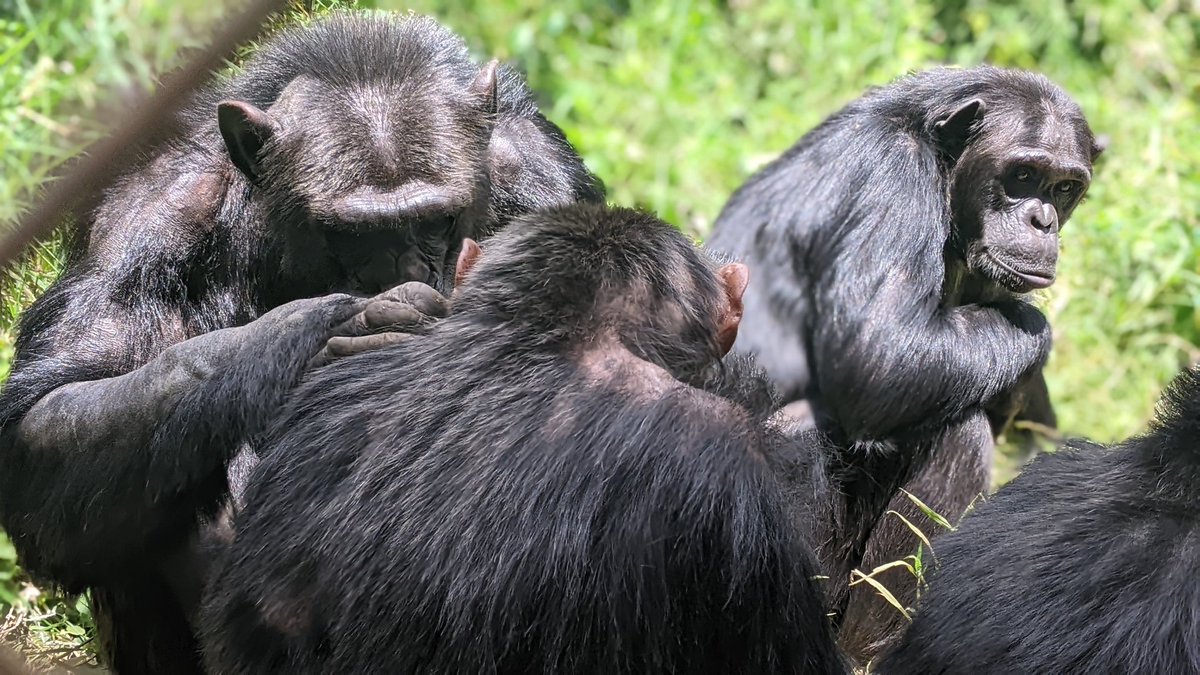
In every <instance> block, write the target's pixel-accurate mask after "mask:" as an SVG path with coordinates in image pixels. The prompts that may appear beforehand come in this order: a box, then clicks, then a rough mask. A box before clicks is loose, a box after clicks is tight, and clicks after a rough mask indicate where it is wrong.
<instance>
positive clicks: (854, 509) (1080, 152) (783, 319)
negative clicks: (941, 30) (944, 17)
mask: <svg viewBox="0 0 1200 675" xmlns="http://www.w3.org/2000/svg"><path fill="white" fill-rule="evenodd" d="M1097 153H1098V149H1097V145H1096V143H1095V140H1094V138H1093V136H1092V133H1091V131H1090V129H1089V128H1088V125H1087V122H1086V120H1085V119H1084V116H1083V114H1082V113H1081V112H1080V110H1079V108H1078V106H1076V105H1075V103H1074V102H1072V101H1071V99H1070V98H1069V97H1068V96H1067V95H1066V94H1065V93H1064V92H1063V91H1062V90H1061V89H1059V88H1058V87H1056V86H1055V85H1054V84H1052V83H1051V82H1050V81H1048V80H1046V79H1045V78H1043V77H1040V76H1037V75H1033V74H1029V73H1023V72H1017V71H1008V70H1001V69H997V68H992V67H980V68H974V69H968V70H955V69H935V70H930V71H927V72H922V73H919V74H915V75H912V76H909V77H906V78H904V79H901V80H898V81H897V82H895V83H893V84H891V85H889V86H887V87H883V88H880V89H876V90H873V91H870V92H868V93H867V94H866V95H864V96H863V97H862V98H860V99H858V100H856V101H854V102H853V103H851V104H849V105H848V106H846V107H845V108H843V109H842V110H841V111H840V112H838V113H836V114H835V115H833V116H832V117H830V118H829V119H827V120H826V121H825V122H823V123H822V124H821V125H820V126H818V127H817V128H816V129H814V130H813V131H811V132H810V133H808V134H807V135H805V136H804V137H803V138H802V139H801V140H800V141H799V142H798V143H797V144H796V145H795V146H794V147H792V148H791V149H790V150H789V151H788V152H787V153H785V154H784V155H783V156H782V157H781V158H779V159H778V160H776V161H775V162H774V163H772V164H771V165H769V166H768V167H766V168H765V169H763V170H762V171H761V172H759V173H758V174H757V175H755V176H754V177H752V178H751V179H750V180H749V181H748V182H747V183H746V184H745V185H744V186H743V187H742V188H740V189H739V190H738V192H737V193H736V194H735V195H734V196H733V197H732V199H731V200H730V202H729V204H728V205H726V207H725V209H724V211H723V212H722V214H721V216H720V218H719V219H718V220H717V223H716V226H715V230H714V233H713V236H712V238H711V240H710V242H709V246H710V247H712V248H714V249H716V250H719V251H725V252H729V253H732V254H734V255H736V256H738V257H740V258H742V259H744V260H745V261H747V262H748V263H749V264H750V265H751V267H752V268H753V269H758V270H761V271H762V274H761V276H762V279H763V283H762V284H760V285H758V286H757V287H751V288H750V290H749V292H748V293H747V297H746V322H745V330H744V331H743V338H742V340H741V341H739V343H738V349H739V350H740V351H745V352H749V353H753V354H754V355H756V356H757V358H758V360H759V363H760V364H761V365H762V366H763V367H764V368H765V369H766V370H767V372H768V373H769V374H770V376H771V378H772V379H773V380H774V381H775V382H776V383H777V384H778V385H779V386H780V388H781V389H782V390H783V393H784V394H785V397H786V398H788V399H790V400H794V401H796V400H800V399H802V400H803V403H797V404H791V405H789V409H792V410H796V409H803V407H802V406H804V404H805V403H806V404H807V407H808V408H809V409H810V410H811V412H812V415H813V417H814V418H815V423H816V425H817V427H818V428H820V429H821V430H822V431H824V432H826V433H827V434H829V435H830V437H831V438H832V439H833V440H834V441H835V442H836V443H837V444H838V445H839V446H840V447H841V449H842V450H841V452H840V457H838V458H837V459H835V462H834V467H833V471H834V481H835V484H836V485H837V489H835V490H834V493H838V492H840V493H843V494H845V495H846V496H847V501H846V503H845V504H844V505H841V506H840V507H838V508H839V509H840V510H841V513H840V514H839V516H838V517H837V518H836V519H835V521H834V522H833V523H831V524H830V525H829V534H828V536H827V537H823V538H822V539H821V540H820V541H817V542H814V543H815V544H817V545H818V547H819V554H820V555H821V556H822V558H823V561H824V562H826V563H827V566H828V570H829V573H830V575H831V576H832V579H831V597H832V599H833V605H834V609H835V611H841V610H844V609H845V608H846V603H847V601H848V597H849V591H848V588H847V581H848V577H849V573H850V571H851V569H852V568H854V567H855V566H856V565H859V564H860V563H863V564H864V566H865V567H866V568H867V569H868V570H869V569H871V568H872V567H873V566H874V565H877V564H880V563H884V562H888V561H892V560H897V559H900V558H902V557H904V556H906V555H909V554H911V553H913V552H914V551H915V549H916V545H917V539H916V537H915V536H914V535H913V534H912V533H911V532H910V531H909V530H908V529H907V528H906V527H905V526H904V525H903V523H902V522H901V521H900V520H899V519H894V520H893V519H892V518H887V519H884V520H883V521H880V516H881V515H883V514H884V512H885V510H887V508H888V502H889V500H890V499H892V498H893V496H895V495H896V492H897V489H898V488H899V487H900V486H902V485H904V483H905V482H906V481H908V480H909V478H910V477H912V476H913V473H914V472H916V471H918V470H919V469H920V468H921V467H922V463H923V462H924V461H925V459H926V458H928V457H929V455H930V454H932V457H931V458H930V464H929V465H928V466H927V467H926V470H925V472H924V473H923V474H922V473H919V472H918V474H917V476H916V477H915V478H914V480H913V482H912V483H911V484H909V485H908V486H907V489H908V490H909V491H910V492H913V493H915V494H916V495H917V496H918V497H920V498H921V499H923V500H924V501H925V502H926V503H928V504H929V505H930V506H931V507H933V508H934V509H935V510H937V511H939V512H941V513H942V514H944V515H946V516H947V517H950V518H955V519H956V518H957V517H958V516H959V515H960V514H961V513H962V511H963V510H964V509H965V508H966V506H967V505H968V504H969V503H970V501H971V500H972V499H973V498H974V497H975V496H976V495H977V494H978V493H980V492H981V491H983V490H985V489H986V488H987V485H988V476H989V470H990V458H991V451H992V444H993V437H992V432H991V429H990V428H989V424H988V415H987V414H986V412H987V411H988V408H989V407H991V408H992V412H993V413H1001V414H1007V412H1008V410H1007V406H1011V405H1012V399H1013V398H1014V397H1019V395H1020V389H1021V387H1022V385H1023V383H1025V382H1028V383H1029V384H1028V386H1029V387H1030V388H1031V389H1032V390H1034V391H1036V390H1037V389H1038V388H1039V387H1043V386H1044V384H1043V383H1042V382H1041V373H1040V369H1041V366H1042V365H1043V363H1044V361H1045V359H1046V356H1047V354H1048V352H1049V349H1050V329H1049V326H1048V325H1047V322H1046V320H1045V318H1044V317H1043V316H1042V314H1041V313H1040V312H1038V311H1037V310H1036V309H1035V308H1034V307H1033V306H1032V305H1030V304H1029V303H1028V302H1027V301H1026V300H1025V298H1024V297H1023V296H1024V294H1026V293H1028V292H1029V291H1032V290H1035V289H1040V288H1045V287H1047V286H1049V285H1050V284H1051V283H1052V282H1053V281H1054V278H1055V265H1056V261H1057V256H1058V233H1059V228H1060V227H1061V226H1062V224H1063V223H1064V222H1065V221H1066V220H1067V218H1068V217H1070V215H1071V212H1072V211H1073V210H1074V209H1075V207H1076V205H1077V204H1078V203H1079V200H1080V199H1081V198H1082V197H1083V195H1084V193H1085V192H1086V190H1087V187H1088V184H1089V181H1090V179H1091V169H1092V162H1093V160H1094V159H1095V157H1096V155H1097ZM1001 407H1004V408H1006V409H1004V410H999V408H1001ZM1041 412H1043V414H1046V413H1049V410H1045V411H1041ZM1049 414H1052V413H1049ZM1052 419H1053V418H1052V417H1050V418H1049V421H1051V423H1052ZM890 508H891V509H894V510H896V511H900V512H902V513H905V514H906V515H907V516H908V517H909V519H910V520H911V521H913V522H916V523H919V524H929V526H930V527H932V524H931V523H930V521H928V520H925V519H924V518H923V517H922V516H920V512H919V511H918V510H917V509H916V508H915V506H914V505H913V504H911V503H910V502H909V500H908V499H907V498H905V497H903V496H897V497H896V500H895V501H893V502H892V503H891V506H890ZM868 539H869V540H870V543H869V544H868ZM880 580H881V581H883V582H884V584H885V585H887V586H889V587H890V588H891V590H893V591H894V592H896V593H897V594H899V595H901V597H904V598H910V597H911V595H912V591H913V588H912V579H911V576H909V577H908V581H907V586H908V587H907V588H905V587H904V586H905V573H904V572H902V571H900V570H896V571H895V573H894V574H890V575H888V574H885V575H883V577H882V578H881V579H880ZM855 594H856V595H861V596H862V597H860V598H855V599H854V602H853V604H852V606H851V608H850V611H849V612H848V613H847V614H846V616H845V618H844V621H843V631H842V632H843V635H842V637H843V641H844V644H845V645H846V646H847V647H849V651H850V653H851V654H852V655H856V656H860V657H865V656H869V655H870V654H871V653H873V652H874V651H875V650H877V649H878V648H879V645H880V643H881V642H883V641H886V640H887V639H888V638H889V636H890V635H892V634H894V633H895V632H896V631H897V630H898V629H899V628H900V627H901V626H902V619H901V617H900V615H899V613H897V612H895V610H894V609H893V608H891V607H890V606H888V605H886V604H885V603H884V602H883V600H882V599H878V598H875V597H874V593H873V592H872V591H870V590H869V589H866V588H865V587H864V590H862V591H861V592H860V591H856V592H855Z"/></svg>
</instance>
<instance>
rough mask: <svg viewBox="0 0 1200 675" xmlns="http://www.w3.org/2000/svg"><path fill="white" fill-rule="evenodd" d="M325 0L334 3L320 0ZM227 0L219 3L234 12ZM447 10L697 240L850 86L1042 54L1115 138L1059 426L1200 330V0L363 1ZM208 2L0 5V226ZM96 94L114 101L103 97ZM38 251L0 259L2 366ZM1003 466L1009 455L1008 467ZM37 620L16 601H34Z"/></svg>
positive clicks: (1074, 276) (634, 188)
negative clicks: (17, 259) (0, 268)
mask: <svg viewBox="0 0 1200 675" xmlns="http://www.w3.org/2000/svg"><path fill="white" fill-rule="evenodd" d="M316 4H317V5H318V6H320V7H324V6H326V5H328V4H345V3H338V2H337V0H327V1H326V2H318V3H316ZM237 5H238V3H230V4H229V6H228V7H230V8H232V7H235V6H237ZM359 5H360V6H362V7H368V6H369V7H380V8H386V9H404V8H411V9H414V10H416V11H419V12H427V13H432V14H434V15H436V16H439V17H440V18H441V19H443V20H444V21H445V22H446V23H447V24H449V25H450V26H451V27H453V28H454V29H455V30H457V31H458V32H459V33H461V34H462V35H464V36H465V37H466V38H467V39H468V40H469V41H470V43H471V44H472V46H473V47H474V48H475V49H476V50H477V51H478V52H479V54H480V55H481V56H482V55H494V56H497V57H500V58H503V59H506V60H508V61H510V62H513V63H515V64H517V65H518V66H520V67H521V68H522V69H523V70H524V71H525V72H526V73H528V75H529V78H530V81H531V83H532V85H533V87H534V88H535V89H536V90H537V91H538V92H539V94H540V95H541V97H542V100H543V102H544V105H545V109H546V111H547V113H548V115H549V116H550V117H551V118H553V119H554V120H555V121H557V122H558V123H560V124H561V125H562V126H563V127H564V129H565V130H566V131H567V134H568V136H569V137H570V138H571V140H572V141H573V142H574V143H576V145H577V146H578V147H579V148H580V150H581V151H582V152H583V154H584V156H585V157H586V159H587V160H588V163H589V165H590V166H591V167H592V168H593V169H594V170H595V171H596V172H597V173H599V174H600V175H601V176H602V177H603V178H604V179H605V181H606V182H607V184H608V186H609V188H610V192H611V198H612V201H614V202H617V203H622V204H639V205H643V206H646V207H649V208H652V209H655V210H657V211H658V212H660V213H661V214H662V215H663V216H664V217H666V218H667V219H669V220H671V221H672V222H675V223H677V224H678V225H679V226H681V227H683V228H685V229H687V230H689V231H692V232H694V233H695V234H696V235H697V236H703V235H704V234H705V233H706V232H707V230H708V228H709V226H710V224H711V223H712V221H713V219H714V218H715V216H716V214H717V213H718V211H719V209H720V207H721V204H722V203H723V201H724V200H725V199H726V197H727V196H728V195H729V193H730V192H731V191H732V190H733V189H734V188H735V187H737V185H739V184H740V183H741V182H742V181H743V180H744V179H745V178H746V176H748V175H749V174H750V173H751V172H752V171H753V170H754V169H756V168H757V167H759V166H761V165H762V164H763V163H764V162H765V161H767V160H769V159H770V158H772V157H774V156H775V155H777V154H778V153H780V152H781V151H782V150H784V149H785V148H786V147H788V146H789V145H790V144H791V143H792V142H793V141H794V140H795V139H796V138H798V137H799V136H800V134H802V133H803V132H804V131H805V130H807V129H809V128H811V127H812V126H813V125H815V124H816V123H817V122H818V121H820V119H822V118H823V117H824V116H826V115H828V114H829V113H831V112H833V111H834V110H836V109H837V108H838V107H840V106H841V105H842V104H844V103H845V102H847V101H849V100H850V99H851V98H853V97H854V96H855V95H856V94H857V93H858V92H860V91H861V89H862V88H864V87H866V86H868V85H872V84H880V83H884V82H886V81H888V80H890V79H892V78H894V77H896V76H898V75H901V74H903V73H905V72H907V71H910V70H914V69H919V68H923V67H926V66H929V65H934V64H939V63H950V64H959V65H971V64H975V63H979V62H981V61H989V62H992V63H995V64H998V65H1005V66H1014V67H1022V68H1030V69H1036V70H1039V71H1042V72H1044V73H1045V74H1046V75H1048V76H1049V77H1051V78H1052V79H1054V80H1055V81H1057V82H1059V83H1060V84H1062V85H1063V86H1064V87H1066V88H1067V89H1068V90H1069V91H1070V92H1071V93H1072V94H1073V95H1075V97H1076V98H1077V99H1078V100H1079V102H1080V104H1081V105H1082V106H1083V108H1084V110H1085V111H1086V112H1087V114H1088V115H1089V118H1090V119H1091V121H1092V124H1093V127H1094V128H1095V129H1096V130H1097V131H1098V132H1099V133H1103V134H1106V135H1108V136H1109V138H1110V145H1109V149H1108V151H1107V152H1106V154H1105V155H1104V157H1103V159H1102V162H1101V164H1100V166H1099V168H1098V171H1097V178H1096V182H1095V184H1094V186H1093V189H1092V191H1091V192H1090V194H1089V196H1088V199H1087V201H1086V203H1085V204H1083V205H1082V206H1081V207H1080V208H1079V209H1078V211H1077V212H1076V215H1075V217H1074V220H1073V221H1072V222H1071V223H1070V224H1069V225H1068V227H1067V229H1066V231H1065V233H1064V245H1063V257H1062V275H1061V277H1060V281H1059V283H1058V284H1057V285H1056V286H1055V287H1054V289H1053V290H1052V291H1051V292H1049V293H1048V294H1047V296H1046V303H1045V307H1046V310H1047V312H1048V313H1049V314H1050V316H1051V319H1052V321H1053V323H1054V326H1055V328H1056V335H1057V344H1056V347H1055V355H1054V357H1053V359H1052V361H1051V364H1050V376H1049V380H1050V388H1051V393H1052V394H1053V395H1054V397H1055V400H1056V403H1057V406H1058V410H1059V413H1060V422H1061V426H1062V427H1063V428H1064V429H1065V430H1066V431H1067V432H1068V433H1071V434H1080V435H1086V436H1090V437H1093V438H1096V439H1099V440H1111V439H1114V438H1118V437H1122V436H1125V435H1128V434H1130V433H1132V432H1134V431H1136V430H1137V429H1139V428H1140V427H1141V426H1142V424H1143V423H1144V421H1145V419H1146V417H1147V416H1148V415H1149V412H1150V410H1151V407H1152V405H1153V402H1154V399H1155V397H1156V396H1157V393H1158V391H1159V389H1160V388H1161V386H1162V385H1163V384H1164V383H1165V382H1166V381H1167V380H1168V379H1169V378H1170V377H1171V376H1172V375H1173V374H1174V373H1175V372H1177V371H1178V369H1179V368H1180V367H1181V366H1183V365H1186V364H1188V363H1191V362H1194V361H1196V360H1197V350H1198V345H1200V340H1198V337H1200V310H1197V304H1198V303H1197V300H1198V299H1200V263H1198V261H1197V256H1196V251H1197V247H1198V245H1200V241H1198V237H1200V234H1198V232H1200V228H1198V226H1200V135H1198V134H1197V132H1196V126H1195V120H1196V119H1197V113H1198V112H1200V110H1198V108H1200V44H1198V41H1200V38H1198V37H1197V36H1200V5H1197V4H1196V1H1195V0H1152V1H1151V0H1147V1H1142V0H1113V1H1112V2H1106V3H1078V2H1072V1H1070V0H1039V1H1037V2H1035V1H1033V0H1014V1H1011V2H1003V3H995V4H993V3H987V2H983V1H982V0H949V1H948V2H943V3H935V2H932V1H930V0H866V1H865V2H858V3H846V2H816V1H814V0H799V1H797V2H789V1H785V0H726V1H725V2H717V1H715V0H661V1H659V2H650V1H649V0H646V1H639V0H555V1H551V0H525V1H521V0H444V1H441V2H435V1H433V0H411V2H410V1H406V0H376V1H368V0H363V1H362V2H360V3H359ZM223 9H226V8H223V7H222V6H221V5H220V4H219V3H213V2H205V1H204V0H182V1H180V0H55V2H36V0H0V162H3V174H2V177H0V223H7V222H12V221H13V220H14V219H15V218H16V217H17V216H18V214H19V213H20V212H21V211H22V210H23V209H25V208H27V207H28V205H29V203H30V199H31V198H32V197H33V196H34V195H35V194H36V190H37V188H38V186H39V185H40V184H41V183H42V181H43V180H44V179H45V178H46V176H47V175H49V174H50V173H51V172H52V171H53V170H54V169H55V168H57V167H58V166H59V165H61V163H62V162H63V161H65V160H66V159H67V158H69V157H70V156H71V155H73V154H74V153H75V152H76V151H78V150H79V149H80V148H81V147H83V146H84V145H85V144H86V143H87V142H89V141H91V140H93V139H95V138H96V137H97V135H98V134H100V133H102V131H103V129H104V126H105V124H104V121H105V120H112V119H119V117H118V116H117V114H114V112H113V111H119V110H120V106H121V105H122V104H123V102H124V101H127V100H128V99H129V98H130V97H129V94H130V93H131V92H136V91H137V90H138V89H139V88H142V87H145V86H147V85H148V84H150V83H151V82H152V77H153V74H154V73H157V72H161V71H162V70H163V69H164V68H167V67H170V66H171V65H174V64H175V63H176V62H177V59H178V58H179V54H180V51H181V48H185V47H188V46H193V45H195V44H197V43H198V42H199V41H202V40H204V39H205V36H206V35H207V33H208V29H209V27H210V26H211V25H212V23H213V21H214V20H216V19H218V18H220V17H222V16H228V14H229V13H231V12H223V11H222V10H223ZM106 111H107V112H106ZM58 264H59V258H58V255H57V249H56V248H55V246H53V245H49V246H42V247H39V248H38V249H37V250H36V251H35V252H33V254H31V255H30V256H29V257H28V259H27V260H25V261H24V262H23V264H22V265H20V266H19V267H17V268H16V269H14V270H10V271H6V272H4V273H3V278H2V283H3V287H2V288H0V377H3V374H4V373H5V372H7V364H8V360H9V358H10V357H11V350H12V347H11V342H12V337H13V335H12V325H13V322H14V321H15V319H16V316H17V314H18V313H19V311H20V310H21V308H23V307H24V306H25V305H27V304H28V303H29V302H30V301H31V300H32V299H33V298H34V297H36V296H37V294H38V293H40V292H41V290H42V289H44V288H45V286H46V285H47V284H48V283H49V281H50V280H51V279H52V278H53V275H54V273H55V270H56V269H57V266H58ZM1010 469H1011V467H1010ZM13 558H14V555H13V552H12V550H11V547H9V546H8V545H7V542H3V541H2V540H0V613H3V612H2V610H3V608H4V607H6V606H11V607H13V608H14V614H13V615H12V616H15V617H17V619H16V620H10V621H7V622H5V623H4V624H0V638H4V639H11V638H12V637H13V636H14V635H15V636H16V637H17V638H18V639H22V640H29V641H31V643H32V646H33V647H34V648H48V647H54V646H56V645H59V644H61V643H63V642H67V643H74V642H75V641H76V638H77V636H78V634H79V633H80V632H81V631H84V630H85V629H84V626H86V625H87V623H88V622H87V617H86V607H85V606H82V605H76V604H75V603H74V602H71V603H63V602H61V601H57V600H54V599H52V598H51V599H47V597H46V596H37V597H35V589H33V588H32V587H30V586H28V585H26V584H25V582H24V581H23V580H22V579H21V577H20V576H19V571H18V570H17V569H16V567H15V564H14V560H13ZM47 614H49V615H50V616H48V617H46V618H41V619H39V620H37V621H28V620H26V619H28V618H30V617H32V618H35V619H36V618H38V617H43V615H47Z"/></svg>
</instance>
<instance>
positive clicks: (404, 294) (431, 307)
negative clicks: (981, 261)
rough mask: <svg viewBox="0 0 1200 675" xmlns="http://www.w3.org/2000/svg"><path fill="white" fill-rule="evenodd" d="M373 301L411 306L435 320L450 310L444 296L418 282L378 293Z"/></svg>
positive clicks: (411, 282) (410, 282)
mask: <svg viewBox="0 0 1200 675" xmlns="http://www.w3.org/2000/svg"><path fill="white" fill-rule="evenodd" d="M374 299H375V300H383V301H391V302H399V303H402V304H406V305H412V306H413V307H414V308H415V309H416V310H417V311H418V312H420V313H422V314H425V315H427V316H432V317H436V318H441V317H444V316H446V313H447V311H448V310H449V308H450V303H449V301H448V300H446V296H444V295H442V294H441V293H438V292H437V291H435V290H434V289H433V287H432V286H430V285H428V284H423V283H421V282H419V281H409V282H408V283H403V284H400V285H399V286H396V287H395V288H391V289H388V290H386V291H384V292H383V293H380V294H379V295H377V296H375V298H374Z"/></svg>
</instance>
